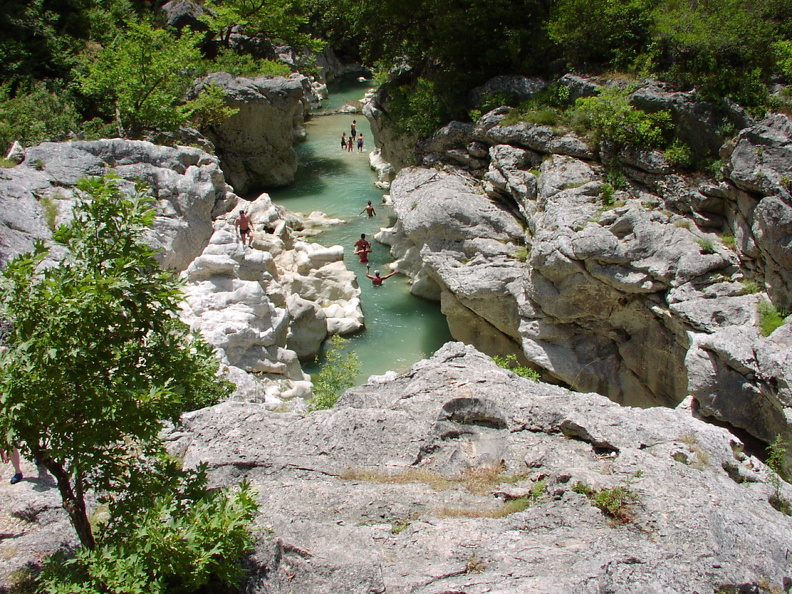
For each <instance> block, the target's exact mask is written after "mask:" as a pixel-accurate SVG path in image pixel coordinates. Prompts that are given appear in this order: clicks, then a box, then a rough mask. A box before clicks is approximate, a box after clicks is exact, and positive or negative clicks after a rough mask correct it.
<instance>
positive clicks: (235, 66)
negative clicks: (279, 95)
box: [204, 49, 292, 78]
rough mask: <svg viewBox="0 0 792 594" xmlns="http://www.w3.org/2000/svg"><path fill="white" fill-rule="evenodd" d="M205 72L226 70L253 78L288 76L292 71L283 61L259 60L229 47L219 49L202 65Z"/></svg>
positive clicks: (235, 74) (236, 74)
mask: <svg viewBox="0 0 792 594" xmlns="http://www.w3.org/2000/svg"><path fill="white" fill-rule="evenodd" d="M204 68H205V70H206V71H207V72H228V73H229V74H232V75H234V76H244V77H248V78H255V77H257V76H283V77H289V76H290V75H291V73H292V71H291V68H289V67H288V66H287V65H286V64H284V63H283V62H279V61H275V60H259V59H256V58H254V57H253V56H251V55H250V54H238V53H236V52H234V51H232V50H229V49H223V50H221V51H220V52H219V53H218V55H217V56H216V57H215V59H214V60H212V61H211V62H208V63H206V64H205V65H204Z"/></svg>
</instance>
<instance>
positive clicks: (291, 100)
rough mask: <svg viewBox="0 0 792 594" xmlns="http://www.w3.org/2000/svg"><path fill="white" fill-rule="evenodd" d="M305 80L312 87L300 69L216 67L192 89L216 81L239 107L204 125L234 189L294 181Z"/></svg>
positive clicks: (245, 191)
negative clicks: (230, 70)
mask: <svg viewBox="0 0 792 594" xmlns="http://www.w3.org/2000/svg"><path fill="white" fill-rule="evenodd" d="M306 83H307V84H308V86H309V87H310V83H308V82H307V79H305V77H302V76H299V75H295V76H293V77H291V78H282V77H274V78H268V77H259V78H243V77H234V76H231V75H230V74H227V73H225V72H215V73H213V74H210V75H209V76H207V77H205V78H203V79H202V80H201V81H200V82H199V83H198V84H197V85H196V87H195V89H194V90H195V92H196V93H198V92H200V91H201V89H203V88H204V87H205V86H207V85H212V84H213V85H217V86H219V87H220V88H221V89H223V92H224V93H225V94H226V103H227V104H228V105H229V106H230V107H233V108H235V109H238V110H239V111H238V112H237V113H236V114H235V115H233V116H231V117H230V118H228V119H226V120H225V121H223V123H221V124H217V125H214V126H211V127H210V129H208V130H206V136H207V138H209V139H210V140H211V141H212V142H213V143H214V145H215V147H216V148H217V153H218V155H219V156H220V162H221V163H222V167H223V171H224V173H225V176H226V179H227V180H228V183H230V184H231V185H232V186H233V187H234V190H235V191H236V192H237V194H240V195H243V194H249V193H250V192H252V191H254V190H257V189H263V188H269V187H278V186H285V185H289V184H291V183H293V182H294V174H295V172H296V171H297V153H296V152H295V151H294V148H293V144H294V139H295V126H296V125H297V126H299V125H301V124H302V118H303V116H304V105H303V102H302V99H303V97H304V95H305V84H306Z"/></svg>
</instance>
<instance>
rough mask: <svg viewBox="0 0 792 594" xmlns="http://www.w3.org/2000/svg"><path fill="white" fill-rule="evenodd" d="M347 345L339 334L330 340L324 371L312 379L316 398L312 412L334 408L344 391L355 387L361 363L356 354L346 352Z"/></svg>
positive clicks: (312, 401)
mask: <svg viewBox="0 0 792 594" xmlns="http://www.w3.org/2000/svg"><path fill="white" fill-rule="evenodd" d="M345 344H346V340H344V339H343V338H341V337H340V336H338V335H337V334H335V335H333V336H332V337H331V338H330V347H329V348H328V349H327V350H326V351H325V362H324V364H323V365H322V369H321V371H319V373H317V374H315V375H314V376H313V377H312V378H311V379H312V381H313V385H314V388H313V393H314V397H313V400H311V403H310V410H323V409H328V408H333V407H334V406H335V404H336V402H338V399H339V397H340V396H341V394H342V393H343V392H344V390H346V389H348V388H351V387H352V386H354V385H355V377H357V374H358V373H359V372H360V361H359V359H358V356H357V354H356V353H353V352H347V351H345V350H344V349H345Z"/></svg>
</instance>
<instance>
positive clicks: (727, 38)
mask: <svg viewBox="0 0 792 594" xmlns="http://www.w3.org/2000/svg"><path fill="white" fill-rule="evenodd" d="M653 16H654V23H655V25H654V26H655V30H654V35H655V37H656V38H657V40H658V41H659V42H660V43H661V45H662V48H663V52H662V53H663V59H662V61H661V62H660V65H659V66H660V67H661V69H663V70H664V71H665V72H666V73H667V75H668V76H669V77H670V78H671V79H672V80H673V81H674V82H676V83H677V84H681V85H695V86H696V87H697V88H698V90H699V91H700V92H701V93H702V95H704V96H705V97H707V98H720V97H724V96H728V97H731V98H733V99H735V100H737V101H739V102H741V103H743V104H745V105H749V106H752V105H758V104H760V103H761V102H762V101H764V100H765V97H766V90H765V88H764V85H763V83H764V82H766V81H767V80H769V78H770V76H771V74H773V73H774V72H775V70H776V68H777V67H776V55H775V52H774V51H773V41H774V40H776V39H779V37H780V36H783V35H784V31H785V30H786V29H788V28H789V24H788V23H786V24H785V22H786V21H787V20H788V19H789V18H790V17H792V2H790V1H789V0H696V1H694V2H687V1H685V2H683V1H680V0H663V1H662V2H661V3H659V5H658V6H657V8H656V9H655V11H654V14H653ZM786 34H788V32H787V33H786ZM735 73H739V75H735Z"/></svg>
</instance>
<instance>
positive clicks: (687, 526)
mask: <svg viewBox="0 0 792 594" xmlns="http://www.w3.org/2000/svg"><path fill="white" fill-rule="evenodd" d="M174 437H178V439H174V441H173V442H172V448H173V451H174V452H175V453H178V454H179V455H181V456H183V458H184V463H185V464H186V465H187V466H194V465H196V464H199V463H207V464H208V465H209V476H210V479H211V481H212V483H213V484H215V485H224V484H229V483H235V482H237V481H239V480H240V479H242V478H245V479H247V480H249V481H250V482H252V483H253V484H254V485H256V486H258V488H259V491H258V492H259V503H260V504H261V510H262V511H261V517H260V520H259V521H257V525H261V524H265V525H266V528H264V529H260V530H259V529H257V531H256V536H257V537H258V544H257V546H256V550H255V552H254V554H253V555H252V557H251V558H250V559H249V561H248V567H249V568H250V570H251V571H250V574H249V577H248V582H247V585H246V587H247V589H248V591H260V592H264V591H266V592H270V593H272V594H278V593H286V592H295V591H299V592H304V593H306V594H310V593H314V592H316V593H319V592H322V593H324V592H359V593H361V594H363V593H368V592H415V593H421V594H440V593H450V592H469V593H474V592H475V593H483V592H491V591H493V587H494V586H493V585H496V587H497V590H498V591H499V592H529V591H531V592H553V593H555V592H558V593H561V592H588V591H608V592H614V593H620V592H624V593H627V592H636V591H642V592H644V591H645V592H658V593H659V592H690V591H698V592H714V591H717V590H720V591H759V590H760V589H765V590H767V591H769V590H770V589H771V588H772V589H774V590H778V591H781V589H782V587H784V586H783V584H785V583H786V582H785V580H786V579H788V577H787V576H788V575H789V566H788V562H787V559H786V557H785V551H786V550H787V548H788V542H789V539H790V537H792V519H790V518H789V517H788V516H785V515H784V514H782V513H781V512H779V511H776V510H775V509H774V508H773V507H772V506H771V505H770V503H769V502H768V499H769V498H770V497H771V496H773V495H774V494H775V488H774V487H773V483H772V481H771V479H770V478H769V477H770V475H769V472H768V471H767V469H766V468H765V467H764V465H763V464H762V463H761V462H760V461H759V460H757V459H756V458H754V457H752V456H749V455H747V454H745V453H744V451H743V449H744V446H743V444H742V443H741V442H740V441H739V440H738V439H737V438H735V437H734V436H733V435H731V434H730V433H729V432H728V431H726V430H725V429H721V428H718V427H715V426H712V425H709V424H705V423H703V422H701V421H698V420H696V419H694V418H692V417H691V416H690V414H689V412H685V411H674V410H670V409H663V408H654V409H650V410H640V409H634V408H626V407H621V406H618V405H616V404H614V403H612V402H610V401H608V400H607V399H605V398H603V397H601V396H597V395H593V394H579V393H577V394H576V393H571V392H569V391H567V390H564V389H562V388H558V387H553V386H549V385H546V384H540V383H536V382H533V381H530V380H525V379H522V378H519V377H517V376H516V375H514V374H512V373H511V372H508V371H506V370H503V369H500V368H498V367H497V366H495V365H494V364H493V363H492V362H491V361H490V360H489V359H488V358H487V357H484V356H483V355H481V354H480V353H478V352H477V351H475V350H474V349H472V348H470V347H464V346H462V345H461V344H458V343H457V344H449V345H446V346H445V347H444V348H443V349H441V350H440V351H438V353H436V354H435V356H434V357H433V358H432V359H431V360H428V361H422V362H420V363H417V364H416V365H414V366H413V367H412V368H411V369H409V370H408V371H407V372H405V373H402V374H399V375H398V376H396V374H389V375H388V376H383V377H379V378H372V380H370V382H369V383H368V384H366V385H364V386H361V387H358V388H355V389H352V390H350V391H348V392H347V393H346V394H345V395H344V396H343V397H342V398H341V400H340V401H339V403H338V405H337V406H336V408H334V409H333V410H329V411H320V412H317V413H314V414H311V415H308V416H302V415H295V414H278V413H273V412H271V411H268V410H267V409H266V408H265V407H262V406H261V405H256V404H242V403H226V404H221V405H218V406H215V407H213V408H209V409H204V410H201V411H196V412H194V413H190V414H188V415H186V416H185V418H184V429H183V430H182V431H180V433H179V434H178V435H175V436H174ZM779 489H780V491H779V494H780V495H781V496H782V497H786V498H788V497H790V496H792V493H790V488H789V486H788V485H786V484H781V485H780V486H779ZM587 493H588V495H587ZM596 493H603V495H600V499H601V501H603V502H604V501H605V500H606V499H607V498H608V496H609V495H610V497H612V498H613V501H612V504H613V505H612V507H611V512H610V513H608V512H604V511H602V510H601V508H598V507H597V506H596V501H595V497H594V496H595V494H596ZM616 493H621V494H622V495H623V496H624V499H623V500H622V502H621V503H618V501H619V500H618V498H617V495H616ZM601 507H604V505H602V506H601ZM259 522H260V523H259ZM746 527H749V529H748V528H746ZM747 560H748V561H747Z"/></svg>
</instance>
